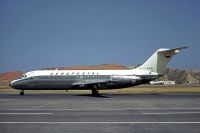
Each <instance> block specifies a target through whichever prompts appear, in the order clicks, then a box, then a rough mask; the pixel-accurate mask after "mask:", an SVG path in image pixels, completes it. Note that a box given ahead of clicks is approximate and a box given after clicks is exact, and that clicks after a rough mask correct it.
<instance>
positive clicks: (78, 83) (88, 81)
mask: <svg viewBox="0 0 200 133" xmlns="http://www.w3.org/2000/svg"><path fill="white" fill-rule="evenodd" d="M108 82H110V80H108V79H93V80H91V79H90V80H82V81H79V82H76V83H73V84H72V85H75V86H76V85H80V86H81V85H82V86H84V85H92V84H99V83H108Z"/></svg>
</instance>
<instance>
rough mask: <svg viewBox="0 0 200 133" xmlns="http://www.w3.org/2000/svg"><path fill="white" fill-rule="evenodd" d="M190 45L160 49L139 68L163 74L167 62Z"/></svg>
mask: <svg viewBox="0 0 200 133" xmlns="http://www.w3.org/2000/svg"><path fill="white" fill-rule="evenodd" d="M186 48H188V47H180V48H174V49H164V48H160V49H158V50H157V51H156V52H155V53H154V54H153V55H152V56H151V57H150V58H149V59H148V60H147V61H146V62H145V63H144V64H142V65H141V66H139V67H138V68H137V69H143V70H148V71H152V72H156V73H158V74H163V72H164V70H165V68H166V65H167V63H168V62H169V61H170V59H171V58H172V57H173V56H174V55H176V54H177V53H179V52H180V51H181V50H182V49H186Z"/></svg>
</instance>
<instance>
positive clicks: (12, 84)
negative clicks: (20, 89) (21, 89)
mask: <svg viewBox="0 0 200 133" xmlns="http://www.w3.org/2000/svg"><path fill="white" fill-rule="evenodd" d="M14 82H15V81H14V80H13V81H11V82H10V83H9V86H10V87H12V88H14Z"/></svg>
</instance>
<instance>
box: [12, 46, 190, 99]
mask: <svg viewBox="0 0 200 133" xmlns="http://www.w3.org/2000/svg"><path fill="white" fill-rule="evenodd" d="M186 48H188V47H179V48H173V49H166V48H160V49H158V50H157V51H156V52H155V53H154V54H153V55H152V56H151V57H150V58H149V59H148V60H147V61H146V62H144V64H142V65H141V66H139V67H137V68H134V69H127V70H57V69H56V70H36V71H30V72H27V73H25V74H23V76H22V77H21V78H19V79H16V80H13V81H11V82H10V84H9V85H10V87H12V88H14V89H17V90H19V91H20V95H24V90H91V92H92V95H93V96H98V95H99V90H104V89H121V88H126V87H132V86H136V85H140V84H147V83H149V82H150V81H153V80H155V79H157V78H159V77H161V76H163V72H164V70H165V68H166V65H167V63H168V62H169V61H170V59H171V58H172V57H173V56H174V55H176V54H177V53H179V52H180V51H181V50H182V49H186Z"/></svg>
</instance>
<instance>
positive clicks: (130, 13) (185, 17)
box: [0, 0, 200, 72]
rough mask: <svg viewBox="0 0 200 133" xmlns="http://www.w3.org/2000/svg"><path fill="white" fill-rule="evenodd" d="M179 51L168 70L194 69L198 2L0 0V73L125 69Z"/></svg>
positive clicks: (197, 64)
mask: <svg viewBox="0 0 200 133" xmlns="http://www.w3.org/2000/svg"><path fill="white" fill-rule="evenodd" d="M180 46H189V49H186V50H184V51H183V52H181V53H180V54H178V55H177V56H176V57H174V58H173V59H172V61H171V62H170V63H169V65H168V66H169V67H173V68H181V69H200V61H199V57H200V52H199V50H200V1H199V0H0V72H7V71H15V70H20V71H30V70H36V69H40V68H45V67H60V66H89V65H99V64H111V63H115V64H121V65H125V66H130V65H135V64H142V63H143V62H145V60H146V59H148V58H149V57H150V56H151V55H152V54H153V53H154V52H155V51H156V50H157V49H158V48H176V47H180Z"/></svg>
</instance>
